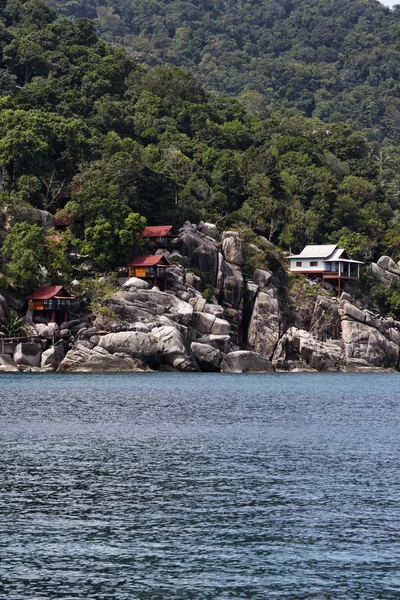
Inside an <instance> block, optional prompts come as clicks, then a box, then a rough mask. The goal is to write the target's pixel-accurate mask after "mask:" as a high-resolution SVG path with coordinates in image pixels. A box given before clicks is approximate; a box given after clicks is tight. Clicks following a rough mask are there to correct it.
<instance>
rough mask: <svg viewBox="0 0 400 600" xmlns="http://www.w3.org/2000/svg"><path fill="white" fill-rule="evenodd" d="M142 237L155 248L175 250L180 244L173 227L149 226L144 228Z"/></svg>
mask: <svg viewBox="0 0 400 600" xmlns="http://www.w3.org/2000/svg"><path fill="white" fill-rule="evenodd" d="M142 237H144V238H147V239H149V240H150V241H151V243H152V244H154V246H156V248H166V249H169V248H177V247H178V245H179V242H180V237H179V235H178V234H177V233H176V231H175V229H174V227H173V225H149V226H148V227H145V228H144V230H143V233H142Z"/></svg>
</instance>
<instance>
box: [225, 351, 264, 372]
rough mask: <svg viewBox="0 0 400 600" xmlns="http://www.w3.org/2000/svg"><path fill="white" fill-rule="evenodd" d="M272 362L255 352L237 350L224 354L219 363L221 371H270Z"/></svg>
mask: <svg viewBox="0 0 400 600" xmlns="http://www.w3.org/2000/svg"><path fill="white" fill-rule="evenodd" d="M273 371H274V367H273V365H272V363H271V362H270V361H269V360H267V359H266V358H264V357H263V356H261V355H260V354H258V353H256V352H249V351H246V350H239V351H237V352H231V353H230V354H227V355H226V356H224V358H223V360H222V363H221V372H222V373H271V372H273Z"/></svg>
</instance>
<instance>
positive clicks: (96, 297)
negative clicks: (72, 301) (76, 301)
mask: <svg viewBox="0 0 400 600" xmlns="http://www.w3.org/2000/svg"><path fill="white" fill-rule="evenodd" d="M117 290H118V288H117V287H116V286H114V285H113V284H112V283H110V282H109V281H106V280H105V279H98V278H96V279H84V280H82V281H80V282H79V286H76V287H75V288H74V293H75V294H76V296H77V297H78V298H80V299H81V301H82V303H83V305H84V307H85V308H86V309H87V310H89V311H90V312H91V313H92V314H93V315H104V316H105V317H115V314H114V312H113V311H112V310H111V309H110V308H108V307H107V306H105V303H106V302H107V300H110V298H112V297H113V295H114V294H115V293H116V291H117Z"/></svg>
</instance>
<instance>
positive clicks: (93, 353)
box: [57, 343, 148, 373]
mask: <svg viewBox="0 0 400 600" xmlns="http://www.w3.org/2000/svg"><path fill="white" fill-rule="evenodd" d="M57 370H58V371H73V372H81V373H91V372H103V371H109V372H113V371H117V372H120V371H146V370H148V367H147V366H146V365H144V364H143V363H142V362H141V361H140V360H139V359H136V358H132V357H130V356H129V355H127V354H124V353H116V354H111V353H110V352H108V351H107V350H106V349H105V348H101V347H99V346H95V347H94V348H90V347H88V346H87V345H85V344H83V343H78V344H76V345H75V346H74V348H73V349H72V350H70V351H69V352H68V354H67V355H66V357H65V358H64V360H63V361H62V362H61V364H60V365H59V367H58V369H57Z"/></svg>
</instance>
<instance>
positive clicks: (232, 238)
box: [222, 231, 243, 267]
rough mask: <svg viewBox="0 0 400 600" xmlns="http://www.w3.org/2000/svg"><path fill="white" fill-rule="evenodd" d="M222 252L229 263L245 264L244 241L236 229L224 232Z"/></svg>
mask: <svg viewBox="0 0 400 600" xmlns="http://www.w3.org/2000/svg"><path fill="white" fill-rule="evenodd" d="M222 252H223V254H224V257H225V260H226V261H227V262H228V263H232V264H234V265H238V266H239V267H240V266H241V265H242V264H243V242H242V240H241V239H240V237H239V234H238V233H236V231H225V232H224V233H223V234H222Z"/></svg>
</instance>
